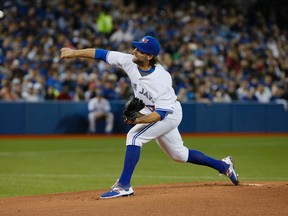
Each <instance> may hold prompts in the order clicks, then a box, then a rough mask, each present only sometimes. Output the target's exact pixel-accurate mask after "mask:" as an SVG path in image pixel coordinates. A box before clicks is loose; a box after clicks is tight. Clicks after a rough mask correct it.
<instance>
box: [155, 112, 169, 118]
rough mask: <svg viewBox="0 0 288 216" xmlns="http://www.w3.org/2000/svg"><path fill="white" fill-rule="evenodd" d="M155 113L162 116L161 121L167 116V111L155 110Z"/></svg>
mask: <svg viewBox="0 0 288 216" xmlns="http://www.w3.org/2000/svg"><path fill="white" fill-rule="evenodd" d="M155 112H157V113H158V114H159V115H160V116H161V120H163V119H164V118H165V117H166V115H167V112H166V111H160V110H155Z"/></svg>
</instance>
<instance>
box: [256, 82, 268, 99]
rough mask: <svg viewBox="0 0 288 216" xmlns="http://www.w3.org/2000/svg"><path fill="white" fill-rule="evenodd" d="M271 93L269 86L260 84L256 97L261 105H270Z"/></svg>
mask: <svg viewBox="0 0 288 216" xmlns="http://www.w3.org/2000/svg"><path fill="white" fill-rule="evenodd" d="M271 96H272V94H271V91H270V89H269V88H268V87H267V86H264V85H263V84H261V83H260V84H259V85H258V86H257V88H256V91H255V97H256V98H257V101H258V102H260V103H269V102H270V99H271Z"/></svg>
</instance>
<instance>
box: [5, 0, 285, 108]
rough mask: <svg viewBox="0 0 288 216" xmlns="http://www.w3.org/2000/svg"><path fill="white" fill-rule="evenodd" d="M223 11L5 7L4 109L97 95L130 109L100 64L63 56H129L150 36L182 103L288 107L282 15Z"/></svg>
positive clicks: (198, 5) (148, 6) (178, 5)
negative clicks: (96, 52)
mask: <svg viewBox="0 0 288 216" xmlns="http://www.w3.org/2000/svg"><path fill="white" fill-rule="evenodd" d="M227 2H229V1H196V0H195V1H186V0H183V1H165V0H159V1H149V0H147V1H145V2H144V1H124V0H123V1H122V0H115V1H112V0H111V1H108V0H106V1H97V0H83V1H66V0H49V1H44V0H37V1H28V0H17V1H11V0H4V3H3V8H2V10H3V11H4V13H5V15H4V17H3V18H2V19H0V23H1V25H0V80H1V84H0V100H6V101H12V100H13V101H34V102H35V101H44V100H71V101H88V100H89V99H90V98H91V97H94V96H95V93H96V92H97V91H98V90H101V92H102V93H103V95H104V97H105V98H107V99H109V100H122V99H124V100H125V99H128V98H129V97H130V96H131V94H132V91H131V88H130V84H129V80H128V79H127V77H126V76H125V74H124V73H123V72H122V71H120V70H118V69H116V68H113V67H111V66H109V65H107V64H105V63H103V62H100V61H95V60H94V61H93V60H83V59H77V60H70V61H68V62H67V61H65V62H64V61H62V60H61V59H60V57H59V56H60V49H61V48H62V47H71V48H77V49H80V48H86V47H101V48H104V49H108V50H119V51H124V52H130V53H131V52H132V49H133V48H132V47H131V43H130V42H131V40H139V39H140V38H142V37H143V36H144V35H152V36H155V37H156V38H158V39H159V41H160V44H161V53H160V56H159V60H160V62H161V63H162V64H163V65H164V67H165V68H167V70H168V71H169V72H170V73H171V75H172V77H173V85H174V89H175V91H176V93H177V95H178V99H179V100H180V101H182V102H187V101H196V102H227V103H229V102H231V101H240V102H246V101H255V102H261V103H267V102H270V101H276V102H277V101H278V102H279V101H282V102H283V101H287V100H288V43H287V39H288V34H287V29H285V25H283V23H279V19H278V18H279V15H281V14H280V13H279V11H273V10H270V11H269V14H264V12H262V11H260V10H259V11H258V10H256V9H255V7H256V6H255V5H256V4H258V1H257V0H250V1H249V0H247V1H243V2H245V3H243V2H242V4H241V5H238V6H237V7H235V5H231V3H230V4H227ZM230 2H231V1H230ZM233 2H234V1H233ZM235 2H237V1H235ZM277 13H278V14H277ZM286 27H287V26H286Z"/></svg>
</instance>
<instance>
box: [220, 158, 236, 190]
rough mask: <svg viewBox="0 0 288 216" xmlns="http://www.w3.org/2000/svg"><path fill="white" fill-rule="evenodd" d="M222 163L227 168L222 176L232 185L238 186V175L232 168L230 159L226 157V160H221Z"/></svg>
mask: <svg viewBox="0 0 288 216" xmlns="http://www.w3.org/2000/svg"><path fill="white" fill-rule="evenodd" d="M222 161H223V162H224V163H226V164H227V165H228V166H229V167H228V169H227V171H226V172H225V173H223V174H225V175H226V176H227V177H229V178H230V180H231V181H232V182H233V184H234V185H238V184H239V180H238V174H237V173H236V169H235V167H234V164H233V161H232V157H231V156H228V157H226V158H223V159H222Z"/></svg>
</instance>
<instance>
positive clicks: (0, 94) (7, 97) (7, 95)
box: [0, 79, 19, 101]
mask: <svg viewBox="0 0 288 216" xmlns="http://www.w3.org/2000/svg"><path fill="white" fill-rule="evenodd" d="M2 82H3V84H2V86H3V87H2V89H1V90H0V98H1V100H4V101H17V100H18V99H19V97H18V95H17V94H16V93H15V91H14V90H13V89H12V85H11V82H10V80H7V79H6V80H3V81H2Z"/></svg>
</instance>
